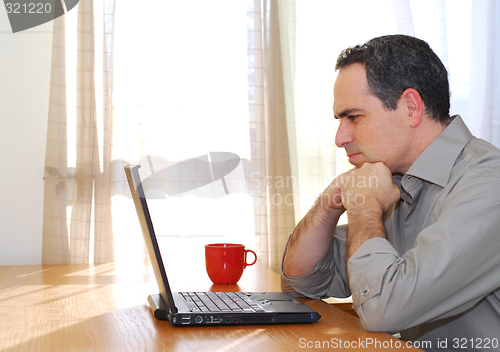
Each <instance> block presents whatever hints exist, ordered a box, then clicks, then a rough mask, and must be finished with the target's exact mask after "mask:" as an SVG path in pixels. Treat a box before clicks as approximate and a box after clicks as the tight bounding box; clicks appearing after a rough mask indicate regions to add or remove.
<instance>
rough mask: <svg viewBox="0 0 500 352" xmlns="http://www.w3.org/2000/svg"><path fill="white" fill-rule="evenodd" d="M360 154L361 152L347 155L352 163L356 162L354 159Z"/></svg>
mask: <svg viewBox="0 0 500 352" xmlns="http://www.w3.org/2000/svg"><path fill="white" fill-rule="evenodd" d="M358 155H361V153H347V157H348V158H349V162H350V163H351V164H354V159H356V157H357V156H358Z"/></svg>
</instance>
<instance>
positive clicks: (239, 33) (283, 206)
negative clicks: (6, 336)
mask: <svg viewBox="0 0 500 352" xmlns="http://www.w3.org/2000/svg"><path fill="white" fill-rule="evenodd" d="M151 4H152V5H154V8H155V9H156V10H155V11H150V8H151V7H149V8H148V9H141V8H140V7H137V6H135V5H134V4H132V3H130V2H117V3H116V6H115V4H114V1H111V0H109V1H105V2H97V1H96V2H95V4H93V2H91V1H84V2H80V3H79V5H78V7H79V9H78V17H74V18H72V17H71V15H72V12H75V13H76V11H72V12H69V13H68V14H66V15H65V16H63V17H60V18H58V19H56V21H55V27H54V49H53V70H52V86H51V104H50V112H49V133H48V142H47V158H46V177H45V182H46V187H45V210H44V215H45V216H44V237H43V238H44V242H43V261H44V263H62V262H88V261H91V262H104V261H113V260H114V261H117V262H120V263H128V262H134V260H135V259H138V260H139V259H141V258H144V255H145V254H144V251H143V248H142V238H141V236H140V228H139V225H138V222H137V219H136V216H135V213H134V211H135V210H134V208H133V205H132V201H131V199H130V194H129V191H128V186H127V183H126V181H125V175H124V173H123V166H125V165H126V164H128V163H130V162H136V161H139V160H144V159H147V160H149V161H151V162H152V163H154V164H155V165H157V166H159V167H161V168H167V167H171V166H174V165H178V164H179V163H182V162H185V161H187V160H190V159H193V158H196V157H199V156H207V157H208V156H209V155H210V152H217V151H219V152H231V153H234V154H237V155H238V156H239V157H240V163H239V164H238V166H237V167H236V169H235V170H234V171H232V172H231V173H229V174H228V175H226V177H225V182H226V184H227V189H228V191H229V192H228V193H229V194H226V193H225V189H224V187H223V184H222V182H221V181H220V180H219V181H215V182H212V183H211V184H208V185H205V186H203V187H200V188H198V189H193V190H190V191H188V192H185V193H184V194H180V195H175V196H173V195H168V194H167V195H165V194H163V195H162V196H160V197H158V199H152V200H151V202H150V207H151V212H152V215H153V221H154V222H155V229H156V232H157V234H158V235H159V238H160V242H161V243H160V245H162V243H163V245H165V246H166V245H172V244H174V246H176V247H175V248H177V249H178V250H189V251H190V252H191V253H193V257H195V258H197V260H201V259H202V257H203V244H206V243H210V242H240V243H243V244H245V245H246V246H247V247H249V248H251V249H254V250H257V251H258V256H259V261H260V262H261V263H264V264H265V265H268V266H270V267H271V268H272V269H274V270H279V267H280V263H281V255H282V252H283V249H284V247H285V245H286V241H287V238H288V235H289V234H290V233H291V232H292V230H293V228H294V226H295V224H296V223H297V222H298V221H299V220H300V219H301V218H302V217H303V216H304V215H305V213H306V212H307V211H308V209H309V208H310V207H311V205H312V204H313V202H314V200H315V198H316V197H317V196H318V194H319V193H320V192H321V191H322V190H323V189H324V188H325V187H326V186H327V185H328V184H329V183H330V182H331V181H332V180H333V179H334V178H335V176H336V175H337V174H339V173H341V172H343V171H345V170H347V169H348V168H350V165H349V164H348V163H347V160H346V157H345V155H344V152H343V150H340V149H338V148H336V147H335V131H336V128H337V122H336V121H335V120H334V119H333V118H332V99H333V94H332V93H333V92H332V88H333V83H334V81H335V72H334V65H335V59H336V56H337V55H338V53H339V52H340V51H341V50H342V49H344V48H346V47H348V46H351V45H355V44H357V43H363V42H365V41H366V40H368V39H370V38H372V37H375V36H379V35H385V34H395V33H404V34H409V35H414V36H417V37H419V38H422V39H424V40H426V41H428V42H429V44H430V45H431V47H433V49H434V50H435V51H436V52H437V53H438V55H439V56H440V57H441V58H442V60H443V62H444V63H445V65H446V66H447V68H448V69H449V73H450V81H451V89H452V113H460V114H461V115H462V116H463V117H464V120H465V121H466V123H467V124H468V125H469V127H470V128H471V130H472V131H473V133H475V134H476V135H477V136H478V137H482V138H485V139H487V140H489V141H491V142H493V143H496V144H497V145H498V143H500V141H499V140H498V139H499V138H500V137H499V136H500V132H499V120H498V119H499V114H498V112H499V104H500V103H499V102H500V96H499V86H500V85H499V67H498V65H499V62H500V60H499V41H500V39H499V34H498V33H500V32H499V30H498V28H499V23H500V16H499V12H500V5H499V4H498V1H493V0H490V1H488V0H483V1H471V0H453V1H445V0H432V1H431V0H425V1H421V0H419V1H413V0H380V1H376V2H374V1H360V0H358V1H331V0H308V1H301V0H248V1H234V0H217V1H211V2H207V1H204V0H203V1H194V2H189V3H187V2H182V1H157V2H152V3H151ZM72 28H75V30H72ZM76 28H78V29H79V31H76ZM76 43H78V46H76ZM101 49H102V50H101ZM76 53H78V55H76ZM76 58H78V59H76ZM77 64H78V68H77V66H76V65H77ZM200 258H201V259H200Z"/></svg>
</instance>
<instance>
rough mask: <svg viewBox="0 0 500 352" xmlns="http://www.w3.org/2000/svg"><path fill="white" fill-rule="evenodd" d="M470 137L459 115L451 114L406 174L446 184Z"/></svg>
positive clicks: (438, 183) (442, 185) (470, 134)
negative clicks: (447, 121) (443, 128)
mask: <svg viewBox="0 0 500 352" xmlns="http://www.w3.org/2000/svg"><path fill="white" fill-rule="evenodd" d="M472 138H473V136H472V133H471V132H470V131H469V129H468V128H467V126H466V125H465V123H464V121H463V120H462V118H461V117H460V115H455V116H453V117H452V121H451V122H450V124H449V125H448V126H447V127H446V129H445V130H444V131H443V132H442V133H441V134H440V135H439V136H438V137H437V138H436V139H435V140H434V141H433V142H432V143H431V144H430V145H429V146H428V147H427V148H426V149H425V150H424V151H423V153H422V154H420V156H419V157H418V158H417V160H415V162H414V163H413V164H412V166H411V167H410V169H409V170H408V172H407V173H406V174H407V175H411V176H415V177H418V178H420V179H423V180H426V181H429V182H432V183H435V184H437V185H439V186H441V187H444V186H446V184H447V183H448V180H449V178H450V174H451V170H452V169H453V165H455V161H456V159H457V157H458V155H459V154H460V152H461V151H462V149H463V148H464V147H465V146H466V145H467V143H469V141H470V140H471V139H472Z"/></svg>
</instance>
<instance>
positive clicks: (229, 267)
mask: <svg viewBox="0 0 500 352" xmlns="http://www.w3.org/2000/svg"><path fill="white" fill-rule="evenodd" d="M248 252H250V253H252V254H253V255H254V257H255V258H254V261H253V262H251V263H248V262H247V253H248ZM255 262H257V254H255V252H254V251H252V250H250V249H245V246H244V245H242V244H234V243H214V244H207V245H205V263H206V266H207V273H208V276H209V277H210V280H212V282H213V283H214V284H218V285H232V284H235V283H237V282H238V280H239V279H240V278H241V275H243V270H244V269H245V268H246V267H247V266H250V265H254V264H255Z"/></svg>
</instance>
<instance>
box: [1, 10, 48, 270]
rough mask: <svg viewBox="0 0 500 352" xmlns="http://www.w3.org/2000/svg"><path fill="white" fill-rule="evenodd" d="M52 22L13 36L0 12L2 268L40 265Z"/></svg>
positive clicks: (4, 16)
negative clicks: (6, 266)
mask: <svg viewBox="0 0 500 352" xmlns="http://www.w3.org/2000/svg"><path fill="white" fill-rule="evenodd" d="M51 46H52V22H49V23H46V24H43V25H41V26H38V27H35V28H32V29H28V30H25V31H22V32H18V33H12V30H11V28H10V23H9V20H8V17H7V13H6V11H5V7H4V6H3V5H2V6H0V185H1V190H0V265H20V264H40V263H41V258H42V225H43V176H44V159H45V146H46V142H45V139H46V135H47V119H48V105H49V104H48V101H49V87H50V61H51V50H52V49H51Z"/></svg>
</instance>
